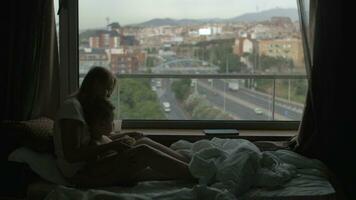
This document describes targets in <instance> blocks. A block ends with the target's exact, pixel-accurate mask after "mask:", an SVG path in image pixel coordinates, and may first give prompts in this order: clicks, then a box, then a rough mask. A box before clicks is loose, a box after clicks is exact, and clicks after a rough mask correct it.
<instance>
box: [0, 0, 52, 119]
mask: <svg viewBox="0 0 356 200" xmlns="http://www.w3.org/2000/svg"><path fill="white" fill-rule="evenodd" d="M7 9H8V13H9V14H8V16H7V17H8V20H7V21H8V26H7V29H5V34H6V41H5V43H6V45H5V48H7V49H6V50H7V55H6V56H5V62H4V66H3V69H2V70H3V73H1V82H2V84H1V100H0V101H1V104H0V108H1V113H0V120H5V119H7V120H27V119H31V118H36V117H39V116H47V117H53V115H54V112H55V110H56V109H57V106H58V97H59V73H58V69H59V62H58V48H57V39H56V25H55V21H54V19H55V18H54V7H53V1H52V0H29V1H19V0H14V1H10V2H9V6H8V7H7Z"/></svg>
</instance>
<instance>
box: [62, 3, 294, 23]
mask: <svg viewBox="0 0 356 200" xmlns="http://www.w3.org/2000/svg"><path fill="white" fill-rule="evenodd" d="M78 1H79V29H87V28H96V27H103V26H105V25H106V23H107V18H109V22H110V23H111V22H119V23H120V25H128V24H135V23H141V22H145V21H148V20H150V19H154V18H173V19H187V18H189V19H202V18H231V17H236V16H239V15H241V14H244V13H249V12H256V11H262V10H268V9H271V8H277V7H278V8H297V3H296V0H78ZM57 2H58V0H55V3H57Z"/></svg>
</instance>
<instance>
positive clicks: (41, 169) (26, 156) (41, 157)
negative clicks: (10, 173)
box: [8, 147, 69, 185]
mask: <svg viewBox="0 0 356 200" xmlns="http://www.w3.org/2000/svg"><path fill="white" fill-rule="evenodd" d="M8 160H9V161H14V162H20V163H27V164H28V165H29V166H30V168H31V169H32V170H33V171H34V172H35V173H36V174H38V175H39V176H40V177H41V178H43V179H45V180H47V181H49V182H52V183H56V184H60V185H69V183H68V181H67V180H66V179H65V178H64V176H63V175H62V174H61V172H60V171H59V169H58V168H57V163H56V159H55V158H54V156H53V155H51V154H49V153H38V152H35V151H33V150H31V149H29V148H26V147H20V148H17V149H16V150H15V151H13V152H12V153H11V154H10V155H9V157H8Z"/></svg>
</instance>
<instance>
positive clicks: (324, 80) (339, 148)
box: [295, 0, 356, 199]
mask: <svg viewBox="0 0 356 200" xmlns="http://www.w3.org/2000/svg"><path fill="white" fill-rule="evenodd" d="M308 2H309V1H303V0H300V1H299V6H300V7H299V9H300V12H303V10H304V11H305V10H308V9H303V7H304V8H305V4H306V3H308ZM343 3H344V2H342V1H331V0H320V1H318V0H311V1H310V7H309V14H308V17H306V15H304V16H303V14H302V24H303V25H307V26H305V27H302V28H303V30H304V31H305V32H304V38H305V43H304V44H305V47H306V48H305V50H306V52H307V53H309V55H307V56H306V58H307V60H306V63H307V64H309V65H308V67H309V68H308V70H307V71H308V72H309V74H308V77H309V79H310V80H309V90H308V93H307V100H306V106H305V110H304V115H303V118H302V122H301V125H300V129H299V135H298V139H297V145H296V147H295V151H296V152H298V153H300V154H302V155H305V156H308V157H311V158H316V159H319V160H321V161H323V162H324V163H325V164H326V165H327V166H328V167H329V169H330V170H331V171H332V172H333V173H334V174H335V176H336V177H337V178H338V180H339V181H340V182H341V185H342V187H343V188H344V192H345V193H346V194H347V195H348V196H350V197H351V196H354V195H355V194H354V193H355V191H352V190H354V189H353V188H355V180H356V171H355V169H356V165H355V164H353V163H355V162H354V161H351V160H352V158H353V157H354V155H352V152H353V148H354V147H355V146H356V140H355V136H354V134H356V129H355V127H354V126H353V124H354V123H355V122H353V119H355V117H354V116H353V115H352V113H353V111H356V109H355V103H356V99H355V94H354V92H355V91H356V90H355V85H356V84H355V83H354V82H353V80H354V79H355V78H354V77H352V76H350V75H352V74H353V73H351V70H350V69H351V66H350V64H346V63H347V60H350V57H348V56H346V55H347V51H348V50H347V49H345V48H344V46H343V45H344V41H343V37H345V36H344V34H343V27H342V24H343V23H344V22H343V19H342V6H343V5H342V4H343ZM302 33H303V32H302ZM351 65H353V64H351ZM352 199H353V198H352Z"/></svg>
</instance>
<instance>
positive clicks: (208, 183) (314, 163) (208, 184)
mask: <svg viewBox="0 0 356 200" xmlns="http://www.w3.org/2000/svg"><path fill="white" fill-rule="evenodd" d="M171 148H173V149H175V150H177V151H178V152H180V153H182V154H183V155H184V156H186V157H188V158H190V159H191V162H190V166H189V167H190V171H191V173H192V174H193V175H194V176H195V177H196V178H198V179H199V183H197V184H193V183H190V182H183V181H173V180H172V181H144V182H140V183H138V184H137V185H135V186H133V187H106V188H95V189H86V190H83V189H77V188H72V187H69V186H65V185H66V184H65V183H63V182H62V184H57V185H52V187H51V188H50V189H48V190H47V192H48V191H49V192H48V194H46V195H45V198H44V199H46V200H57V199H63V200H66V199H78V200H92V199H93V200H94V199H105V200H111V199H138V200H139V199H140V200H141V199H168V200H175V199H207V200H209V199H242V200H243V199H283V200H284V199H336V194H335V190H334V188H333V186H332V185H331V183H330V181H329V174H328V170H327V168H326V167H325V166H324V164H323V163H321V162H320V161H318V160H315V159H308V158H306V157H303V156H301V155H299V154H297V153H294V152H292V151H289V150H285V149H279V150H267V151H261V149H260V148H258V147H257V146H256V145H255V144H254V143H252V142H249V141H248V140H244V139H220V138H213V139H211V140H207V139H206V140H199V141H197V142H188V141H185V140H180V141H177V142H175V143H173V144H172V145H171ZM27 157H28V156H27ZM42 173H43V172H42ZM50 174H52V176H51V177H52V180H51V181H52V182H54V181H63V179H61V178H60V177H57V179H58V178H59V179H58V180H54V179H55V178H54V177H55V176H53V174H54V172H53V171H52V172H51V173H50ZM44 176H46V175H43V174H42V177H44Z"/></svg>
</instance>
